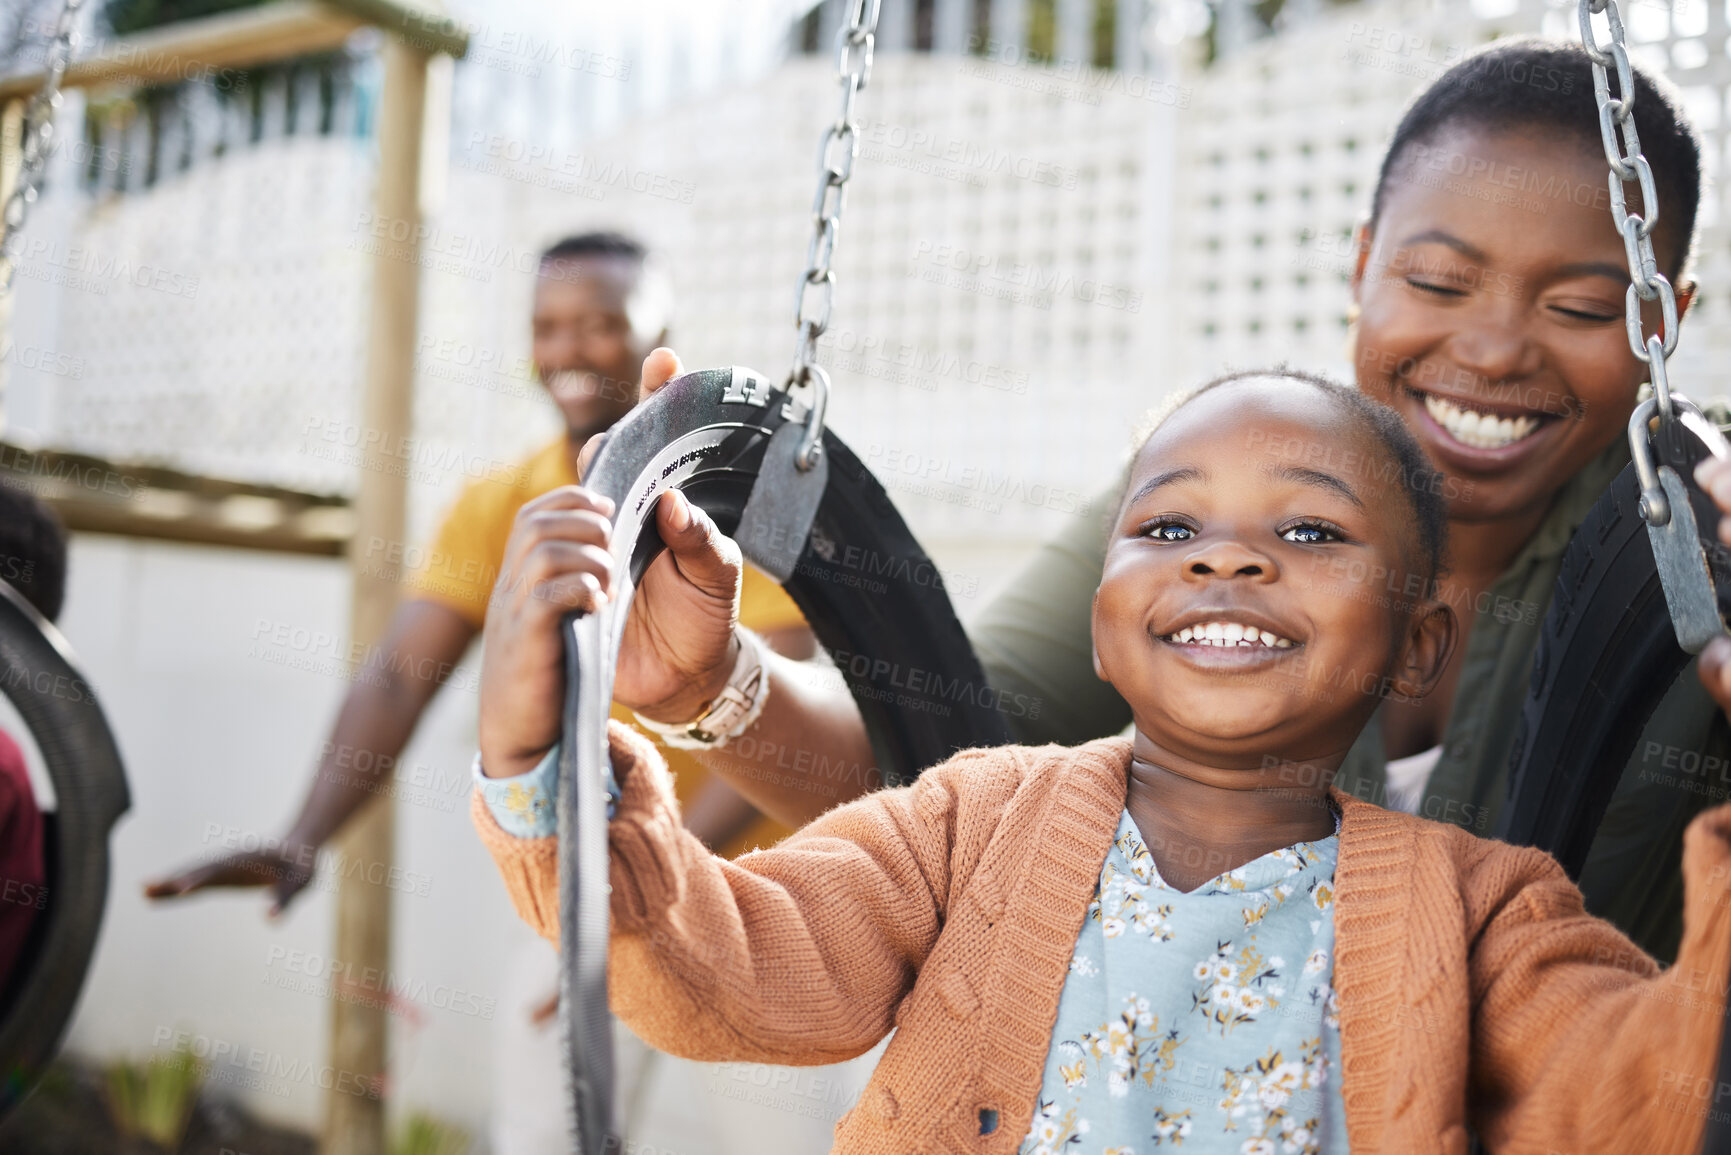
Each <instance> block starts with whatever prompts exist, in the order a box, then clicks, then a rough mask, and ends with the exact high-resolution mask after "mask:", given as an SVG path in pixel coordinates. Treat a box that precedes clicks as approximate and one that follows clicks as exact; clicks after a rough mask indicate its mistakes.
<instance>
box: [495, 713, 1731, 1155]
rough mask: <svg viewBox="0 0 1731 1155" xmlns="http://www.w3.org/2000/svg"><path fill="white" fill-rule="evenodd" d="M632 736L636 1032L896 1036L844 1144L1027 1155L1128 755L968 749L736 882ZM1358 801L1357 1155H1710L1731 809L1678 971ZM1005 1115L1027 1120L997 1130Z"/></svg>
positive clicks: (536, 886) (1565, 887) (1352, 913)
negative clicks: (995, 1117)
mask: <svg viewBox="0 0 1731 1155" xmlns="http://www.w3.org/2000/svg"><path fill="white" fill-rule="evenodd" d="M611 742H612V750H613V758H614V764H615V767H616V769H617V770H618V772H619V777H620V780H621V781H622V783H623V786H622V792H623V793H622V797H621V799H620V802H619V809H618V814H617V817H616V818H615V819H614V821H613V824H612V828H611V842H612V852H613V872H612V884H613V898H612V909H613V948H612V955H611V959H610V965H609V967H608V981H609V983H610V989H611V995H612V1004H613V1010H614V1012H615V1013H617V1014H618V1015H619V1017H620V1018H622V1019H623V1020H625V1022H626V1023H627V1024H629V1025H630V1027H631V1028H632V1029H633V1030H634V1031H636V1032H637V1033H638V1034H639V1035H641V1036H642V1037H643V1038H644V1039H646V1040H647V1041H648V1042H650V1043H651V1044H653V1045H655V1046H656V1047H659V1048H661V1049H663V1050H665V1051H668V1052H671V1053H673V1054H676V1055H683V1056H686V1057H689V1058H694V1059H704V1060H724V1059H728V1060H754V1061H766V1062H775V1063H792V1064H817V1063H829V1062H835V1061H838V1060H841V1059H845V1058H849V1057H852V1056H854V1055H858V1054H861V1053H862V1052H864V1051H866V1050H868V1049H869V1048H870V1047H872V1046H873V1045H874V1044H875V1043H877V1042H878V1041H879V1040H880V1039H882V1038H883V1037H884V1036H885V1035H886V1034H888V1033H889V1031H890V1030H891V1029H892V1028H894V1029H895V1031H896V1035H895V1038H894V1039H893V1040H892V1041H891V1042H890V1045H889V1047H888V1049H887V1050H886V1051H885V1053H884V1056H883V1059H882V1061H880V1062H879V1063H878V1066H877V1070H876V1072H875V1073H874V1074H873V1075H872V1078H871V1082H870V1084H869V1085H868V1086H867V1088H866V1091H865V1093H864V1094H863V1095H862V1096H861V1098H860V1102H859V1103H858V1105H857V1106H856V1107H855V1108H854V1109H853V1110H852V1111H850V1112H848V1114H847V1115H845V1116H844V1117H843V1118H842V1120H841V1122H840V1123H839V1124H838V1125H837V1143H836V1146H835V1150H836V1151H837V1152H884V1153H885V1155H906V1153H908V1152H916V1151H918V1152H924V1151H970V1152H972V1151H982V1152H1012V1151H1014V1150H1015V1149H1016V1147H1017V1145H1018V1144H1019V1143H1020V1142H1021V1140H1022V1138H1023V1136H1024V1135H1025V1134H1026V1132H1027V1128H1028V1123H1029V1118H1030V1116H1031V1113H1032V1111H1033V1108H1034V1100H1035V1097H1036V1094H1037V1092H1038V1090H1039V1087H1040V1078H1041V1072H1042V1067H1043V1064H1044V1062H1045V1058H1046V1049H1047V1047H1048V1045H1049V1043H1050V1041H1051V1032H1052V1023H1053V1021H1054V1020H1055V1018H1056V1016H1057V1010H1058V996H1059V992H1060V991H1061V990H1062V988H1063V985H1064V977H1065V973H1066V971H1067V969H1068V967H1069V965H1070V957H1071V953H1072V951H1073V949H1074V947H1075V943H1076V935H1077V933H1078V931H1079V930H1080V928H1081V925H1082V919H1083V916H1084V913H1085V911H1086V909H1087V906H1088V903H1089V900H1090V898H1091V897H1092V895H1093V892H1094V887H1095V883H1096V882H1097V881H1098V879H1099V876H1100V868H1101V864H1102V863H1103V862H1104V860H1105V855H1106V850H1107V847H1108V846H1109V844H1110V843H1111V841H1112V837H1113V834H1114V833H1115V831H1116V829H1117V825H1118V817H1119V815H1120V814H1121V813H1122V811H1123V807H1124V791H1125V781H1126V772H1127V769H1128V766H1129V761H1130V745H1129V743H1128V742H1127V741H1125V740H1124V739H1121V738H1117V739H1107V740H1103V741H1098V742H1091V743H1089V744H1087V745H1085V746H1079V747H1074V748H1064V747H1056V746H1046V747H1040V748H1026V747H1004V748H1000V749H993V750H973V751H968V752H965V753H963V754H960V755H957V756H956V757H955V758H952V759H951V760H950V761H948V762H945V763H944V764H943V765H941V766H938V767H935V768H933V769H930V770H927V771H926V772H925V773H924V774H923V775H922V776H921V777H920V779H919V780H918V781H917V782H916V783H915V784H914V785H912V786H910V787H908V788H906V789H900V790H884V791H880V792H878V793H876V794H872V795H869V796H867V797H865V798H861V799H858V800H857V801H854V802H852V803H849V804H848V805H846V806H842V807H839V808H837V809H835V810H832V811H831V812H830V813H828V814H826V815H824V816H823V817H821V818H819V819H818V820H817V821H815V822H813V823H812V824H811V825H809V826H807V827H806V828H805V829H804V830H802V831H800V832H799V833H798V834H796V835H794V836H793V837H792V838H789V839H788V840H787V841H786V842H784V843H782V844H781V845H780V846H778V847H776V848H774V849H773V850H767V851H758V852H755V853H753V854H749V855H746V856H745V857H743V858H741V859H739V860H737V861H736V862H727V861H725V860H723V859H719V858H715V857H712V856H711V855H710V854H708V853H707V852H706V851H705V850H704V848H703V846H702V844H700V843H699V842H698V841H697V840H696V839H695V838H693V837H692V836H691V835H690V834H688V833H686V832H685V830H684V829H683V828H682V827H681V825H680V819H679V814H678V811H677V809H676V806H675V803H674V800H673V792H672V789H671V785H670V782H669V780H668V777H667V772H666V769H665V766H664V764H663V763H662V761H661V759H660V758H659V756H658V755H657V754H656V753H655V751H654V749H653V748H652V747H651V746H649V744H648V743H647V742H645V741H644V740H642V739H641V738H639V737H637V736H636V735H634V734H632V733H630V732H629V731H627V730H625V729H624V728H622V727H620V726H619V725H618V724H617V723H614V724H613V727H612V730H611ZM1334 799H1335V802H1336V803H1337V804H1338V805H1339V807H1340V811H1341V816H1342V817H1341V826H1340V859H1339V865H1338V868H1337V871H1336V875H1335V894H1336V898H1335V904H1336V905H1335V911H1336V913H1335V934H1336V938H1335V942H1336V958H1335V964H1334V978H1333V982H1334V986H1335V989H1336V991H1337V992H1338V993H1339V998H1340V1027H1341V1055H1342V1068H1343V1072H1342V1083H1341V1090H1342V1096H1343V1098H1344V1101H1345V1105H1346V1123H1347V1132H1348V1138H1349V1140H1350V1142H1351V1146H1352V1150H1353V1151H1354V1152H1356V1153H1360V1155H1365V1153H1369V1152H1391V1153H1395V1152H1399V1153H1405V1152H1413V1151H1450V1152H1465V1151H1466V1148H1467V1125H1468V1122H1469V1121H1470V1122H1471V1123H1472V1125H1473V1126H1474V1127H1475V1128H1477V1129H1478V1131H1479V1133H1480V1134H1481V1135H1482V1136H1483V1137H1484V1139H1485V1140H1486V1141H1487V1143H1488V1144H1489V1145H1490V1147H1491V1149H1492V1150H1493V1151H1499V1152H1501V1151H1521V1152H1568V1153H1571V1155H1573V1153H1576V1152H1585V1151H1603V1152H1616V1153H1617V1155H1628V1153H1632V1152H1643V1153H1657V1152H1677V1153H1679V1155H1684V1153H1687V1155H1694V1152H1695V1150H1696V1149H1697V1147H1698V1146H1699V1145H1700V1141H1701V1136H1702V1132H1703V1128H1704V1126H1705V1120H1706V1115H1707V1112H1708V1110H1709V1109H1711V1108H1713V1107H1714V1106H1715V1099H1716V1096H1714V1095H1713V1094H1712V1088H1713V1083H1714V1080H1715V1077H1716V1067H1717V1060H1718V1052H1719V1035H1720V1024H1721V1022H1722V1021H1723V1013H1724V1004H1725V989H1726V980H1727V970H1728V965H1731V907H1728V905H1727V904H1728V903H1731V806H1721V807H1718V808H1716V809H1714V810H1710V811H1708V812H1707V813H1705V814H1703V815H1701V816H1700V817H1699V818H1697V819H1696V820H1695V822H1694V824H1693V825H1692V826H1691V827H1690V829H1689V832H1688V835H1687V838H1686V841H1685V849H1684V857H1683V871H1684V876H1685V878H1686V886H1687V899H1686V903H1685V910H1686V929H1685V932H1684V937H1683V946H1682V950H1681V952H1680V953H1679V955H1678V958H1677V963H1676V965H1675V966H1673V967H1672V968H1671V969H1670V970H1668V971H1666V972H1665V973H1664V974H1662V975H1660V974H1658V973H1657V972H1658V968H1657V966H1656V965H1655V964H1654V963H1653V962H1652V960H1650V959H1649V958H1648V957H1647V956H1646V955H1644V954H1642V953H1641V952H1640V951H1639V950H1637V949H1636V948H1635V947H1634V946H1633V945H1631V944H1630V942H1629V941H1628V939H1626V938H1624V937H1623V935H1621V934H1620V933H1618V932H1617V931H1616V930H1615V929H1614V928H1613V927H1612V926H1611V925H1610V924H1608V923H1605V922H1602V921H1600V920H1598V919H1595V918H1592V917H1590V916H1588V915H1586V914H1584V913H1583V911H1582V908H1581V898H1580V895H1579V893H1578V892H1577V891H1576V889H1575V887H1574V886H1573V885H1571V884H1570V882H1569V880H1568V879H1567V877H1566V876H1565V875H1564V874H1563V872H1562V870H1561V869H1560V868H1559V867H1558V866H1557V865H1556V863H1555V862H1554V861H1553V860H1552V859H1551V858H1549V857H1548V856H1547V855H1544V854H1542V853H1540V852H1538V851H1535V850H1531V849H1522V848H1516V847H1512V846H1507V845H1504V844H1502V843H1498V842H1491V841H1488V840H1485V839H1480V838H1475V837H1473V836H1471V835H1469V834H1467V833H1465V832H1464V831H1462V830H1460V829H1458V828H1456V827H1453V826H1446V825H1442V824H1439V823H1435V822H1428V821H1424V820H1422V819H1418V818H1413V817H1410V816H1408V815H1405V814H1399V813H1394V812H1391V811H1387V810H1383V809H1380V808H1379V807H1376V806H1372V805H1370V804H1368V803H1365V802H1362V801H1359V800H1358V799H1355V798H1353V797H1351V796H1350V795H1346V794H1341V793H1338V792H1337V793H1336V794H1335V795H1334ZM473 812H474V818H475V822H476V824H477V826H478V827H479V828H480V831H481V836H482V838H483V839H484V840H485V842H486V844H487V847H488V849H489V850H490V851H491V852H492V854H493V857H494V859H495V860H496V861H497V862H498V865H499V870H500V872H501V874H503V876H504V879H505V886H506V888H507V889H508V890H509V891H510V893H511V898H512V900H513V901H514V902H515V903H516V905H517V909H518V911H519V913H521V914H522V916H523V918H524V919H525V920H527V921H528V922H529V924H530V925H531V926H533V927H534V928H535V929H536V930H538V931H539V932H540V933H541V934H542V935H544V936H546V937H548V938H549V939H554V938H556V937H557V934H558V890H559V887H558V875H557V870H556V865H555V862H556V847H555V842H556V840H555V839H553V838H541V839H518V838H513V837H512V836H510V835H508V834H506V833H505V832H504V831H502V830H501V829H499V827H498V825H497V824H496V823H495V822H494V821H493V818H492V816H491V814H489V813H488V812H487V810H486V808H485V806H484V805H482V804H481V803H480V798H479V795H478V794H477V796H476V799H475V805H474V807H473ZM1726 1108H1727V1109H1731V1102H1728V1103H1727V1104H1726ZM982 1110H995V1111H998V1112H999V1113H1000V1118H1001V1123H1000V1125H999V1126H998V1127H997V1128H996V1130H995V1131H993V1132H992V1133H991V1134H988V1135H981V1134H980V1129H981V1128H980V1119H981V1112H982Z"/></svg>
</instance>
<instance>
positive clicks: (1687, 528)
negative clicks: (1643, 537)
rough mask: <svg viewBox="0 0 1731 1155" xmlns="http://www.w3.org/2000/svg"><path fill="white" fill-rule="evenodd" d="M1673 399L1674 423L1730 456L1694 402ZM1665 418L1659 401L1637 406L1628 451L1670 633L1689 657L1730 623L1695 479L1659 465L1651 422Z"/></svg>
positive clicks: (1717, 454) (1678, 396) (1716, 454)
mask: <svg viewBox="0 0 1731 1155" xmlns="http://www.w3.org/2000/svg"><path fill="white" fill-rule="evenodd" d="M1668 400H1669V402H1670V408H1671V411H1672V420H1674V421H1677V422H1679V423H1681V424H1682V426H1683V428H1685V429H1686V430H1688V431H1689V432H1690V433H1692V434H1694V435H1695V436H1696V437H1697V438H1699V439H1700V441H1701V444H1703V445H1705V446H1706V447H1707V450H1708V452H1710V453H1711V454H1712V455H1713V456H1714V457H1728V456H1731V444H1728V443H1727V442H1726V440H1725V436H1724V434H1722V433H1720V432H1719V429H1718V427H1717V426H1716V425H1714V424H1713V422H1712V421H1710V420H1708V418H1707V416H1706V414H1704V413H1702V412H1701V410H1700V408H1699V407H1697V406H1696V405H1695V403H1694V402H1692V401H1690V400H1689V399H1688V398H1687V397H1684V396H1682V395H1681V394H1678V393H1671V394H1670V395H1669V398H1668ZM1662 413H1663V410H1661V409H1660V407H1659V399H1658V398H1657V397H1649V398H1648V399H1647V400H1645V401H1643V402H1641V404H1640V405H1638V406H1636V407H1635V412H1634V413H1633V414H1631V415H1630V417H1629V448H1630V451H1631V455H1632V456H1633V458H1634V461H1635V475H1636V477H1637V478H1638V479H1639V481H1640V484H1641V517H1642V518H1643V519H1644V520H1645V521H1646V523H1647V540H1648V541H1649V542H1650V543H1651V544H1652V546H1653V564H1654V566H1655V567H1656V568H1657V569H1658V571H1659V584H1660V585H1661V586H1662V587H1663V588H1664V591H1665V604H1666V606H1667V607H1669V609H1670V611H1671V628H1672V629H1673V630H1675V631H1676V632H1677V644H1678V645H1679V646H1681V647H1682V648H1683V650H1684V651H1685V652H1687V653H1691V654H1698V653H1700V652H1701V651H1702V650H1703V649H1704V648H1706V645H1707V643H1708V642H1710V641H1712V640H1713V639H1714V638H1716V637H1718V636H1719V635H1721V634H1723V633H1725V623H1724V621H1723V620H1722V619H1721V618H1720V616H1719V602H1718V598H1717V596H1716V595H1715V593H1714V583H1713V571H1712V570H1711V569H1710V568H1709V566H1708V565H1707V554H1706V551H1704V550H1703V549H1702V548H1701V535H1700V531H1699V528H1698V527H1697V525H1696V523H1695V511H1694V509H1693V507H1692V506H1691V505H1690V503H1689V491H1688V488H1687V486H1688V485H1690V484H1693V479H1690V480H1689V481H1688V482H1686V481H1685V480H1684V478H1683V477H1681V476H1680V475H1679V474H1678V473H1677V471H1676V470H1675V469H1673V468H1672V467H1671V466H1670V465H1666V464H1658V463H1656V462H1655V460H1654V455H1653V449H1652V444H1651V442H1650V441H1649V440H1648V436H1647V430H1648V423H1649V422H1651V421H1652V419H1653V418H1654V417H1659V416H1660V415H1661V414H1662ZM1662 420H1663V418H1661V421H1662Z"/></svg>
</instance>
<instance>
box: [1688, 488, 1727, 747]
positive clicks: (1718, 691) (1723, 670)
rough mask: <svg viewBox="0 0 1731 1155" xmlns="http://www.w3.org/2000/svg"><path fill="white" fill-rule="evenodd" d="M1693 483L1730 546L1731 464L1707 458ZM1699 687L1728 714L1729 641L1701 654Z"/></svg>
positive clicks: (1720, 639)
mask: <svg viewBox="0 0 1731 1155" xmlns="http://www.w3.org/2000/svg"><path fill="white" fill-rule="evenodd" d="M1695 482H1696V484H1698V485H1699V486H1700V487H1701V488H1702V489H1703V490H1705V491H1706V492H1707V495H1708V496H1709V497H1711V498H1712V499H1713V504H1714V505H1717V506H1718V507H1719V513H1720V515H1721V516H1720V518H1719V540H1720V541H1722V542H1724V543H1725V544H1727V545H1731V460H1721V459H1719V458H1715V457H1709V458H1708V459H1707V460H1706V461H1703V462H1702V463H1701V464H1700V465H1697V466H1696V467H1695ZM1699 673H1700V676H1701V684H1702V685H1703V686H1705V687H1707V692H1708V693H1709V694H1711V695H1712V696H1713V700H1714V701H1715V702H1718V703H1719V708H1720V709H1721V710H1724V711H1726V712H1727V713H1728V714H1731V637H1717V638H1714V639H1713V640H1712V641H1711V642H1708V643H1707V648H1706V649H1704V650H1702V651H1701V664H1700V668H1699Z"/></svg>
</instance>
